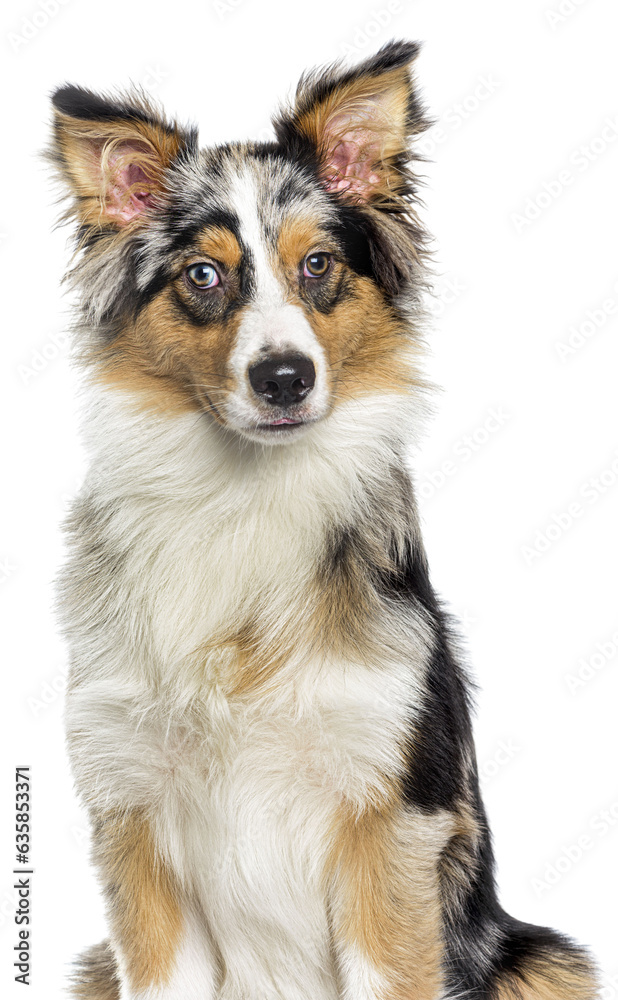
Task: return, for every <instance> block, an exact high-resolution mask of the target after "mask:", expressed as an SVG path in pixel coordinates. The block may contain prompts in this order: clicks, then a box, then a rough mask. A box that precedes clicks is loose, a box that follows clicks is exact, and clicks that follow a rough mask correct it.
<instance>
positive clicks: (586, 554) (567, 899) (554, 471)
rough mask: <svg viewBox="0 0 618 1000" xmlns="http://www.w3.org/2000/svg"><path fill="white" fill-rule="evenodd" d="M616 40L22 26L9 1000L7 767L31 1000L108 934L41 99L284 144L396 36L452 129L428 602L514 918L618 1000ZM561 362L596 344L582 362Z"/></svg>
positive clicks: (304, 24) (12, 227) (5, 397)
mask: <svg viewBox="0 0 618 1000" xmlns="http://www.w3.org/2000/svg"><path fill="white" fill-rule="evenodd" d="M45 3H47V12H48V13H47V14H45V13H44V12H43V10H44V7H45ZM617 32H618V11H617V10H616V7H615V2H614V0H579V3H576V2H575V0H562V3H560V2H559V0H552V2H532V0H518V2H517V3H515V2H510V3H504V2H502V3H498V2H496V0H467V2H465V3H464V2H462V0H439V2H437V0H432V2H431V0H410V2H407V3H405V2H403V0H401V2H399V3H398V2H397V0H391V3H390V8H389V5H388V3H387V2H386V0H374V2H373V3H368V2H366V0H361V2H356V0H338V2H337V3H334V2H330V3H323V4H319V3H318V4H316V3H293V4H292V3H290V2H289V0H288V2H285V0H262V2H260V0H235V2H226V0H221V2H219V3H216V2H211V0H207V2H196V3H193V4H190V5H189V4H187V5H179V4H170V3H165V4H164V3H160V4H157V3H156V2H149V3H141V2H139V3H137V2H127V0H123V2H120V0H107V2H106V3H105V4H94V3H92V2H90V3H89V2H86V0H65V2H64V3H62V4H60V3H58V2H57V0H43V2H41V3H38V4H37V3H36V2H35V0H24V2H21V0H19V2H18V0H13V2H12V3H10V4H8V5H5V7H4V11H3V14H2V28H1V30H0V45H1V46H2V61H1V65H2V94H3V97H4V112H3V139H4V144H3V145H4V149H3V155H2V158H1V161H0V163H1V170H2V187H1V190H2V196H3V197H2V208H1V215H0V233H1V234H2V235H1V241H0V263H1V273H2V277H3V279H4V289H3V294H2V310H3V323H2V327H3V334H4V336H3V350H4V363H3V365H2V391H1V392H0V399H1V401H2V405H3V408H4V413H3V415H2V429H3V442H4V457H3V462H2V468H3V473H4V477H3V490H2V503H3V510H2V520H1V524H0V527H1V536H0V559H1V560H2V567H1V569H0V581H1V582H0V610H1V612H2V615H3V632H2V635H3V652H4V657H3V660H4V670H3V683H4V694H5V697H4V698H3V700H2V725H1V728H0V733H1V734H2V743H3V754H2V765H3V767H2V769H1V771H0V773H1V775H2V786H1V788H0V805H1V807H2V810H3V813H2V825H1V826H0V831H1V834H0V836H1V839H0V984H1V985H0V990H1V991H2V995H3V996H10V997H13V996H15V997H17V996H21V995H23V992H24V987H22V986H18V985H15V984H14V983H13V982H12V976H13V970H12V961H13V958H12V950H11V949H12V947H13V945H14V944H15V943H16V932H15V927H14V924H13V918H12V911H13V908H14V898H13V894H12V891H11V885H12V875H11V871H12V866H13V859H14V853H15V852H14V844H13V833H12V823H13V818H12V799H13V780H14V778H13V772H14V766H15V765H18V764H29V765H30V766H31V768H32V776H33V795H34V811H33V820H34V843H33V861H34V865H35V868H36V874H35V876H34V877H33V902H32V907H33V909H32V913H33V923H32V938H33V966H32V969H33V971H32V982H33V985H32V986H31V987H30V990H29V992H28V994H27V995H28V996H30V997H32V998H36V1000H39V998H41V1000H43V998H45V1000H49V998H50V997H60V996H61V993H62V985H61V984H62V981H63V977H64V975H65V973H66V970H67V968H68V964H69V962H70V960H71V957H72V956H73V955H74V954H75V953H76V952H77V951H79V950H80V949H81V948H82V947H83V946H85V945H87V944H89V943H93V942H95V941H97V940H99V939H101V938H102V937H103V936H104V933H105V927H104V922H103V917H102V906H101V902H100V900H99V898H98V895H97V889H96V886H95V881H94V877H93V874H92V871H91V869H90V868H89V865H88V841H87V832H86V829H87V823H86V818H85V816H84V813H83V812H82V810H81V809H80V807H79V805H78V804H77V802H76V799H75V797H74V795H73V792H72V788H71V780H70V777H69V775H68V769H67V763H66V758H65V754H64V747H63V734H62V694H61V692H62V688H63V685H64V671H65V654H64V651H63V647H62V644H61V642H60V640H59V638H58V635H57V631H56V629H55V626H54V618H53V613H52V609H51V604H52V594H53V590H52V584H51V581H52V578H53V576H54V573H55V572H56V569H57V567H58V565H59V563H60V561H61V558H62V542H61V536H60V532H59V528H58V525H59V522H60V520H61V518H62V516H63V513H64V511H65V509H66V505H67V501H68V500H69V498H70V497H71V495H72V494H73V493H74V492H75V489H76V487H77V485H78V483H79V480H80V476H81V475H82V471H83V456H82V454H81V451H80V447H79V443H78V441H77V438H76V409H77V405H78V404H77V399H76V391H75V387H76V380H75V375H74V373H73V372H72V371H71V369H70V367H69V364H68V360H67V349H66V346H65V343H64V335H63V330H64V329H65V326H66V316H67V312H68V307H69V303H68V302H67V300H66V298H63V296H62V295H61V293H60V290H59V285H60V279H61V276H62V273H63V270H64V268H65V266H66V263H67V259H68V253H67V248H66V236H67V234H66V233H65V232H64V231H60V232H59V231H55V232H52V225H53V221H54V218H55V216H56V213H57V209H56V208H55V207H54V205H53V198H54V195H53V192H52V189H51V187H50V184H49V181H48V178H47V173H46V168H45V166H44V165H43V164H42V163H41V161H40V160H39V159H37V152H38V151H39V150H40V149H41V148H42V147H43V145H44V144H45V141H46V137H47V130H48V121H49V104H48V96H49V93H50V91H51V90H52V89H53V88H54V87H55V86H57V85H58V84H59V83H62V82H64V81H65V80H69V81H72V82H76V83H79V84H82V85H86V86H89V87H92V88H95V89H96V88H103V89H106V88H107V89H108V88H110V87H113V86H116V85H122V84H126V83H128V82H129V80H132V81H134V82H138V83H142V84H144V85H145V86H146V87H147V89H149V90H151V92H152V93H153V94H154V95H155V96H156V97H157V98H158V99H160V100H161V101H162V102H163V103H164V105H165V107H166V109H167V110H168V112H169V113H171V114H176V115H177V116H178V117H179V118H180V119H181V120H187V119H194V120H197V121H198V122H199V124H200V126H201V137H202V143H203V144H209V143H212V142H215V141H223V140H227V139H240V138H247V137H250V136H251V137H258V138H266V137H267V136H268V135H269V134H270V133H269V128H268V124H269V116H270V112H271V111H272V110H273V109H274V108H275V106H276V105H277V102H278V101H279V100H280V99H282V98H285V97H286V96H289V95H290V94H291V93H292V88H293V86H294V85H295V83H296V80H297V78H298V76H299V74H300V72H301V71H302V70H303V69H304V68H306V67H310V66H313V65H316V64H320V63H324V62H329V61H331V60H333V59H335V58H338V57H340V56H344V55H347V56H348V58H349V59H350V60H355V59H359V58H362V57H363V56H366V55H368V54H369V53H370V52H372V51H374V50H375V49H376V48H377V47H378V46H379V45H380V44H382V43H383V42H384V41H387V40H388V39H389V38H391V37H401V38H417V39H422V40H424V41H425V43H426V44H425V48H424V51H423V54H422V56H421V58H420V60H419V62H418V65H417V68H418V74H419V78H420V80H421V83H422V87H423V90H424V93H425V97H426V100H427V102H428V105H429V107H430V110H431V112H432V114H433V115H434V116H435V118H436V120H437V123H438V124H437V125H436V126H435V127H434V130H433V132H432V133H430V135H429V139H430V142H429V143H428V145H427V147H426V149H427V151H428V152H429V151H430V152H431V156H432V160H433V162H430V163H427V164H426V165H425V167H424V172H425V174H426V178H427V186H426V189H425V200H426V211H425V212H424V218H425V219H426V221H427V224H428V225H429V227H430V229H431V230H432V232H433V233H434V234H435V236H436V271H437V274H438V280H437V288H436V290H437V298H436V301H435V303H434V306H433V310H434V314H435V324H434V327H435V328H434V330H433V331H432V334H431V354H429V355H428V360H427V369H428V372H429V373H430V375H431V377H432V379H433V380H434V381H435V382H436V383H437V384H439V385H440V386H442V391H441V392H440V393H437V394H436V398H435V402H436V417H435V420H434V421H433V423H432V424H431V426H430V428H429V433H428V435H427V438H426V441H425V443H424V446H423V448H422V450H421V452H420V454H419V455H418V457H417V459H416V466H417V469H418V482H419V487H420V490H421V495H422V514H423V520H424V526H425V534H426V540H427V545H428V549H429V557H430V563H431V565H432V568H433V577H434V582H435V584H436V585H437V587H438V588H439V590H440V591H441V592H442V593H443V594H444V596H445V598H447V599H448V601H449V602H450V604H451V606H452V608H453V610H454V611H455V612H456V613H457V614H458V615H459V616H460V617H461V618H462V620H463V626H462V627H463V632H464V634H465V636H466V641H467V646H468V650H469V656H470V661H471V663H472V665H473V670H474V673H475V676H476V678H477V680H478V682H479V686H480V693H479V696H478V720H477V723H476V733H477V742H478V751H479V760H480V764H481V768H482V772H483V775H484V782H483V784H484V794H485V798H486V801H487V805H488V810H489V815H490V820H491V822H492V825H493V830H494V834H495V844H496V851H497V856H498V861H499V881H500V885H501V892H502V898H503V902H504V904H505V906H506V907H507V909H509V910H511V912H514V913H515V914H516V915H517V916H519V917H520V918H523V919H527V920H530V921H532V922H537V923H548V924H551V925H554V926H558V927H559V928H561V929H562V930H564V931H567V932H569V933H570V934H572V935H573V936H575V937H576V938H578V939H579V940H581V941H583V942H586V943H587V944H589V945H591V946H592V948H593V950H594V951H595V953H596V955H597V956H598V958H599V960H600V961H601V963H602V966H603V972H604V976H605V977H606V978H605V993H604V994H603V996H604V997H606V998H611V997H617V996H618V955H617V954H616V943H617V940H618V926H617V925H618V919H617V917H616V912H617V910H618V871H617V868H618V866H617V864H616V848H617V846H618V774H617V768H616V762H617V752H616V751H617V743H618V739H617V736H616V729H617V727H616V713H617V700H616V694H617V692H618V676H617V673H618V671H617V662H618V655H616V643H617V642H618V635H616V634H617V633H618V604H617V601H616V597H617V590H618V588H617V583H616V562H617V555H618V551H617V549H618V546H617V540H618V531H617V528H616V510H617V501H618V472H616V471H613V470H612V463H614V470H618V462H617V460H618V427H617V426H616V423H617V422H616V410H617V406H616V379H617V372H618V349H617V346H616V328H617V323H616V314H617V313H616V310H617V309H618V255H617V253H616V250H617V237H616V221H617V219H616V207H617V203H616V179H617V166H618V88H617V83H618V73H617V69H616V55H615V45H616V36H617ZM608 123H609V124H608ZM612 123H613V124H612ZM430 147H432V148H431V149H430ZM586 150H587V151H586ZM534 215H536V216H537V217H536V218H533V216H534ZM608 300H611V301H609V302H608ZM578 331H579V333H578ZM578 337H579V339H578ZM569 338H571V339H572V344H573V345H574V344H577V343H579V345H580V346H577V347H575V348H573V349H572V350H571V351H570V353H568V354H566V352H565V350H564V349H561V348H560V345H561V344H562V345H567V348H568V345H569ZM565 354H566V356H565ZM492 410H494V411H495V412H497V413H498V414H499V419H498V420H497V421H495V420H494V421H492V420H491V419H489V422H487V421H488V418H490V414H491V411H492ZM466 435H471V443H469V444H466V442H465V440H464V438H465V436H466ZM468 447H470V448H472V449H473V451H472V453H471V454H470V452H469V451H467V450H466V449H467V448H468ZM445 463H446V465H445ZM447 472H448V474H446V473H447ZM599 477H600V478H601V479H602V480H603V483H604V484H605V485H603V493H602V494H601V493H599V491H598V490H597V487H595V486H592V485H591V483H592V481H593V480H594V479H595V478H597V479H598V478H599ZM571 504H579V509H580V513H579V516H577V517H575V518H573V519H572V523H570V524H569V523H568V518H567V516H566V515H565V514H564V512H565V511H567V509H568V508H569V506H570V505H571ZM554 515H556V516H557V517H558V518H559V519H561V520H562V525H563V526H562V527H560V526H558V524H557V522H556V520H555V519H554ZM550 525H553V527H550ZM543 538H545V542H543ZM543 545H544V547H545V549H546V551H544V552H541V551H540V549H541V547H543ZM612 634H613V635H615V636H616V640H615V641H614V640H611V636H612ZM597 644H601V646H602V650H603V651H599V649H598V647H597ZM603 644H605V645H603ZM591 657H593V658H594V659H593V666H592V667H591V666H590V660H591ZM586 664H587V665H588V666H586ZM580 673H581V674H582V675H583V676H586V677H588V679H587V680H586V681H585V682H584V683H581V684H579V685H577V686H575V684H574V682H573V678H577V677H578V676H579V675H580ZM569 678H570V679H571V680H570V681H569ZM606 809H608V810H610V813H609V814H608V820H607V821H606V820H604V819H602V818H601V814H602V811H603V810H606ZM612 809H613V814H612V813H611V810H612ZM581 837H585V838H588V839H586V840H585V841H584V843H585V845H586V848H585V849H582V848H580V849H579V854H578V852H577V850H576V848H575V845H576V843H577V842H578V840H579V838H581ZM569 855H570V859H569ZM552 880H553V882H554V884H553V885H551V886H550V885H549V884H548V883H549V882H550V881H552ZM612 981H613V983H614V985H611V982H612Z"/></svg>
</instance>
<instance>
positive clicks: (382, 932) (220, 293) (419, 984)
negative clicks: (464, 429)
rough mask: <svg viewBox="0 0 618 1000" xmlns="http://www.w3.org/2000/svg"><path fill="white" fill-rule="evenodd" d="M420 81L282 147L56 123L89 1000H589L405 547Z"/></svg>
mask: <svg viewBox="0 0 618 1000" xmlns="http://www.w3.org/2000/svg"><path fill="white" fill-rule="evenodd" d="M418 51H419V46H418V45H417V44H416V43H410V42H406V41H392V42H389V43H388V44H386V45H385V46H383V47H382V48H381V49H380V50H379V51H378V52H377V53H376V54H374V55H372V56H370V57H369V58H367V59H365V60H364V61H363V62H361V63H360V64H358V65H356V66H354V67H352V68H349V67H345V66H344V65H342V64H335V65H333V66H330V67H327V68H325V69H323V70H321V71H314V72H312V73H308V74H305V75H304V76H303V77H302V78H301V80H300V83H299V85H298V89H297V91H296V97H295V101H294V103H293V106H290V107H282V108H281V109H280V110H279V111H278V112H277V114H276V117H275V119H274V130H275V136H276V138H275V139H274V140H273V141H272V142H233V143H230V144H225V145H219V146H216V147H212V148H205V149H200V148H199V146H198V141H197V134H196V131H195V130H194V129H193V128H188V127H186V128H185V127H181V126H180V125H179V124H177V123H176V122H175V121H168V120H167V119H166V118H165V116H164V115H163V113H162V112H161V111H160V110H159V109H158V108H157V107H156V106H154V105H153V104H152V103H151V102H150V101H149V100H148V98H147V97H146V95H144V94H143V93H141V92H140V91H135V90H134V91H130V92H128V93H126V94H117V95H111V96H110V95H107V96H106V95H103V96H101V95H97V94H94V93H92V92H91V91H89V90H85V89H80V88H78V87H75V86H72V85H66V86H62V87H61V88H60V89H58V90H57V91H56V92H55V94H54V95H53V108H54V131H53V140H52V147H51V150H50V155H51V158H52V160H53V162H54V164H55V167H56V170H57V172H58V174H59V177H60V179H61V181H62V183H63V185H64V188H65V191H67V192H68V194H69V196H70V204H69V208H68V209H67V212H66V218H67V219H68V218H70V219H73V220H75V221H76V223H77V242H76V256H75V259H74V265H73V268H72V270H71V272H70V280H71V282H72V285H73V287H75V288H76V289H77V290H78V291H79V294H80V302H81V307H80V312H79V316H78V320H77V323H76V356H77V358H78V360H79V363H80V365H81V367H82V370H83V374H84V382H85V391H86V392H87V394H88V399H89V404H88V407H87V409H86V411H85V419H84V427H83V430H84V437H85V442H86V446H87V448H88V451H89V454H90V459H91V460H90V467H89V471H88V473H87V476H86V479H85V483H84V485H83V488H82V490H81V492H80V494H79V495H78V497H77V499H76V501H75V503H74V506H73V509H72V512H71V514H70V516H69V520H68V525H67V531H68V545H69V555H68V559H67V563H66V566H65V568H64V569H63V571H62V574H61V579H60V584H59V604H60V609H61V610H60V614H61V621H62V627H63V629H64V632H65V634H66V636H67V641H68V644H69V648H70V653H71V672H70V681H69V685H68V691H67V701H66V725H67V734H68V748H69V755H70V760H71V764H72V769H73V773H74V776H75V782H76V786H77V790H78V793H79V795H80V797H81V800H82V801H83V803H84V804H85V806H86V807H87V809H88V812H89V815H90V818H91V822H92V837H93V860H94V864H95V866H96V869H97V872H98V876H99V879H100V883H101V886H102V889H103V892H104V895H105V898H106V903H107V918H108V923H109V940H108V941H106V942H104V943H103V944H101V945H98V946H96V947H95V948H94V949H92V950H90V951H89V952H87V953H86V954H85V955H84V956H83V958H82V959H81V960H79V963H78V966H77V969H76V972H75V976H74V981H73V985H72V990H73V995H74V996H76V997H80V998H84V1000H86V998H87V1000H211V998H217V1000H275V998H281V1000H308V998H311V1000H404V998H405V1000H438V998H440V1000H567V998H568V1000H592V998H593V997H595V996H597V995H598V988H597V981H596V976H595V971H594V965H593V962H592V961H591V959H590V958H589V957H588V955H587V952H586V951H585V950H584V949H582V948H580V947H579V946H577V945H576V944H574V943H573V942H571V941H570V940H569V939H567V938H566V937H563V936H562V935H560V934H558V933H557V932H554V931H553V930H550V929H547V928H540V927H535V926H532V925H529V924H525V923H522V922H520V921H518V920H516V919H514V918H512V917H511V916H509V915H507V914H506V913H505V912H504V910H503V909H502V908H501V906H500V904H499V902H498V899H497V894H496V888H495V881H494V861H493V855H492V847H491V840H490V833H489V830H488V824H487V819H486V815H485V812H484V808H483V804H482V800H481V796H480V793H479V782H478V771H477V765H476V761H475V753H474V746H473V738H472V731H471V721H470V717H471V713H470V683H469V681H468V678H467V672H466V668H465V666H464V665H463V663H462V657H461V654H460V652H459V651H458V645H457V641H456V637H455V630H454V628H453V625H452V623H451V621H450V620H449V617H448V615H447V614H446V612H445V610H444V609H443V607H442V605H441V603H440V601H439V600H438V598H437V597H436V594H435V592H434V589H433V587H432V584H431V582H430V577H429V573H428V568H427V561H426V556H425V552H424V549H423V543H422V539H421V533H420V530H419V519H418V514H417V507H416V503H415V497H414V489H413V479H412V474H411V472H410V470H409V468H408V457H407V456H408V453H409V450H410V446H411V444H413V443H414V442H416V440H417V439H418V435H419V428H420V427H421V426H422V424H423V420H424V415H425V412H426V408H427V394H428V388H429V387H428V385H427V383H426V381H425V379H424V377H423V373H422V345H423V329H424V308H425V307H424V305H423V303H424V301H425V300H426V297H427V296H426V289H427V286H428V280H429V279H428V274H429V266H428V256H429V249H428V247H429V244H428V237H427V235H426V233H425V231H424V228H423V226H422V224H421V222H420V221H419V218H418V215H417V209H418V193H417V192H418V184H419V180H418V177H417V176H416V173H415V170H414V165H415V164H414V161H415V158H414V155H413V153H410V152H409V146H410V145H412V148H413V140H414V138H415V137H417V136H418V135H419V134H420V133H422V131H423V130H424V129H425V128H427V126H428V124H429V122H428V119H427V117H426V113H425V111H424V109H423V106H422V102H421V100H420V97H419V94H418V89H417V86H416V83H415V78H414V74H413V70H414V66H413V64H414V62H415V59H416V57H417V54H418Z"/></svg>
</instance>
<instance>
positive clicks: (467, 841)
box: [439, 803, 480, 916]
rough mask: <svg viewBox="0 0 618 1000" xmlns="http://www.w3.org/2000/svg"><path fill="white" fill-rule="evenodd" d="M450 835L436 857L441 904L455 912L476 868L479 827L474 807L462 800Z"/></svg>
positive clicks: (461, 902)
mask: <svg viewBox="0 0 618 1000" xmlns="http://www.w3.org/2000/svg"><path fill="white" fill-rule="evenodd" d="M453 821H454V825H453V830H452V835H451V838H450V840H449V842H448V844H446V846H445V848H444V850H443V852H442V855H441V857H440V860H439V869H440V876H441V886H442V905H443V907H444V908H445V910H446V911H447V912H449V913H451V914H452V915H453V916H455V915H456V914H457V913H458V912H461V907H462V905H463V902H464V900H465V898H466V896H467V895H468V892H469V890H470V885H471V883H472V881H473V879H474V877H475V875H476V873H477V870H478V864H479V861H478V840H479V836H480V830H479V825H478V821H477V819H476V818H475V816H474V811H473V810H472V809H471V808H469V807H468V806H466V805H465V804H463V803H462V804H461V805H460V806H459V809H458V812H456V813H455V814H454V816H453Z"/></svg>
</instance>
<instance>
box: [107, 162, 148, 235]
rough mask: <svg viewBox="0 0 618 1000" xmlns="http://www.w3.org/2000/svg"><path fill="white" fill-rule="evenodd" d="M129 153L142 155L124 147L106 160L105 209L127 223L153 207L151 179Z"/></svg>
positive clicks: (120, 221) (118, 219)
mask: <svg viewBox="0 0 618 1000" xmlns="http://www.w3.org/2000/svg"><path fill="white" fill-rule="evenodd" d="M132 152H133V153H137V154H142V151H141V150H138V149H133V147H131V146H129V145H127V146H121V147H119V148H118V149H117V150H115V152H114V153H113V154H112V155H111V156H110V158H109V168H110V175H111V180H110V185H109V187H108V189H107V197H106V203H105V209H106V213H107V215H110V216H112V217H113V218H115V219H116V220H117V221H118V222H119V223H127V222H130V221H131V219H135V218H136V217H137V216H138V215H141V214H142V212H143V211H144V209H146V208H148V207H149V206H150V205H152V179H151V178H149V177H148V175H147V174H146V172H145V171H144V170H143V168H142V167H141V166H140V165H139V164H138V163H132V162H131V161H130V159H129V157H130V155H131V153H132ZM142 155H143V154H142Z"/></svg>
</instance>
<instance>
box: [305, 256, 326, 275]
mask: <svg viewBox="0 0 618 1000" xmlns="http://www.w3.org/2000/svg"><path fill="white" fill-rule="evenodd" d="M331 259H332V258H331V255H330V254H329V253H310V254H309V255H308V256H307V257H305V266H304V269H303V274H304V276H305V278H323V277H324V275H325V274H326V272H327V271H328V269H329V268H330V262H331Z"/></svg>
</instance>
